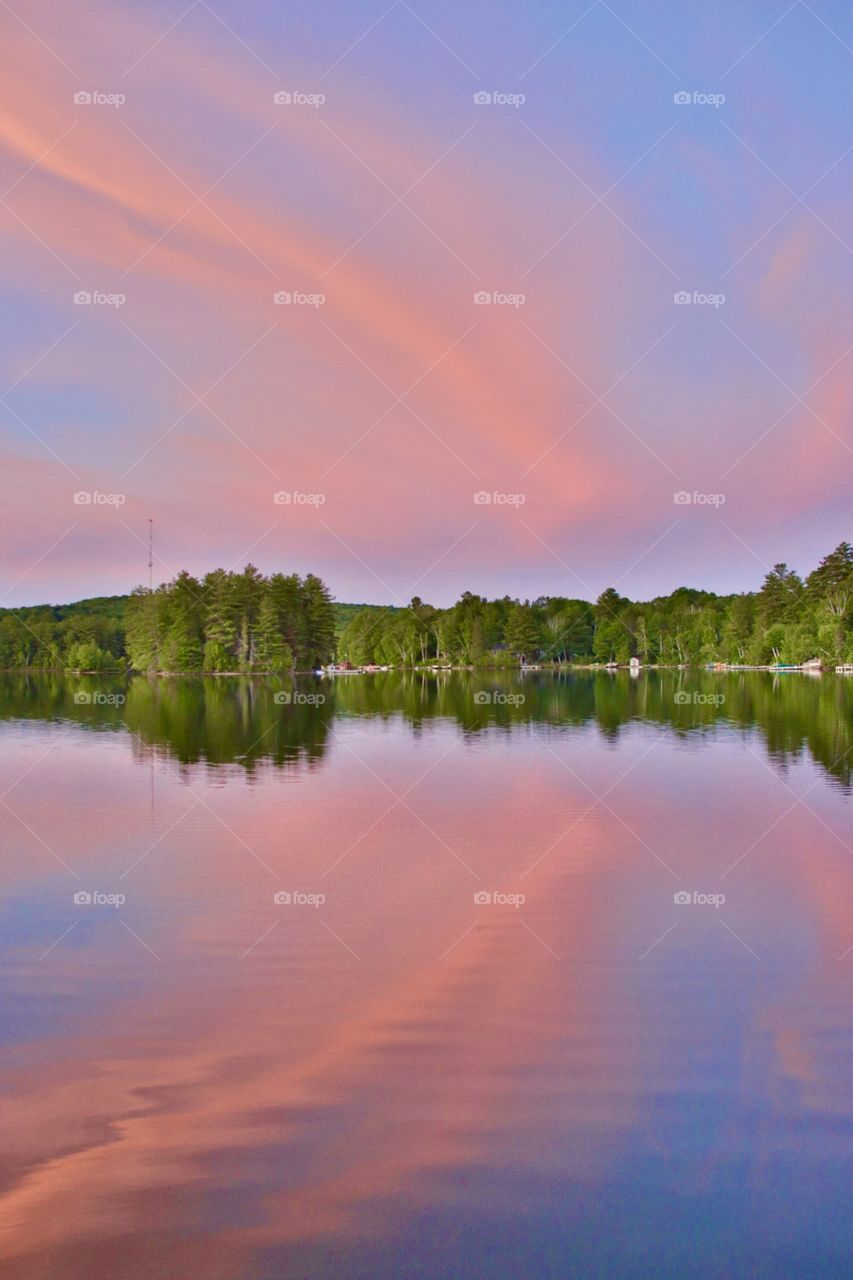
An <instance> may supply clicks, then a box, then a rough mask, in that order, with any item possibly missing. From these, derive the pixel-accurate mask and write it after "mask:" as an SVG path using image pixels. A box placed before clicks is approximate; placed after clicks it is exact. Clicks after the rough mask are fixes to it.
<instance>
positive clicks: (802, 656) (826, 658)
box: [0, 542, 853, 672]
mask: <svg viewBox="0 0 853 1280" xmlns="http://www.w3.org/2000/svg"><path fill="white" fill-rule="evenodd" d="M336 652H337V654H338V655H339V657H340V658H342V659H346V660H348V661H349V662H351V663H353V665H355V666H365V665H368V664H371V663H377V664H379V665H383V666H385V665H388V666H403V667H413V666H423V665H430V664H436V663H437V664H441V665H446V664H450V665H453V666H473V667H502V666H505V667H515V666H518V664H519V663H520V662H555V663H567V662H627V661H628V660H629V659H630V658H632V657H637V658H639V659H640V661H641V662H643V663H663V664H676V663H702V662H735V663H748V664H754V665H763V664H766V663H774V662H783V663H785V662H790V663H800V662H804V661H806V660H807V659H809V658H820V659H821V661H823V662H825V663H827V664H832V663H838V662H851V661H853V547H851V546H850V544H849V543H847V542H842V543H841V544H840V545H839V546H838V547H836V548H835V550H834V551H833V552H831V554H830V555H828V556H825V557H824V559H823V560H822V561H821V563H820V564H819V565H818V567H817V568H816V569H815V570H814V571H813V572H812V573H810V574H809V575H808V577H806V578H805V579H802V578H801V577H800V576H799V575H798V574H797V573H796V572H795V571H794V570H792V569H789V568H788V566H787V565H785V564H777V565H776V566H775V567H774V568H773V569H772V570H771V571H770V572H769V573H768V574H767V575H766V577H765V579H764V583H763V584H762V586H761V588H760V590H758V591H755V592H745V593H743V594H740V595H728V596H718V595H714V594H713V592H710V591H698V590H695V589H693V588H690V587H679V588H678V589H677V590H676V591H673V592H672V593H671V594H670V595H667V596H657V597H656V598H655V599H654V600H649V601H644V602H637V601H632V600H629V599H627V598H626V597H624V596H621V595H619V593H618V592H617V591H616V590H614V589H613V588H612V587H609V588H608V589H607V590H606V591H604V592H603V593H602V594H601V595H600V596H599V597H598V599H597V600H596V601H595V603H594V604H591V603H590V602H589V601H587V600H578V599H573V598H570V597H566V596H542V597H540V598H539V599H537V600H533V601H524V602H521V601H518V600H513V599H510V597H508V596H505V597H503V598H502V599H500V600H487V599H485V598H484V597H482V596H478V595H474V594H472V593H471V592H468V591H466V592H465V594H464V595H463V596H462V597H461V599H459V600H458V601H457V602H456V604H454V605H452V606H451V607H450V608H448V609H438V608H435V607H434V606H433V605H430V604H427V603H426V602H425V601H423V600H421V599H420V598H418V597H415V599H414V600H412V601H411V604H410V605H409V606H408V607H406V608H402V609H401V608H393V609H392V608H389V609H382V608H380V607H378V606H376V605H365V606H360V607H358V606H354V605H335V604H334V603H333V602H332V600H331V597H330V595H329V592H328V590H327V588H326V587H325V585H324V584H323V582H321V580H320V579H319V578H317V577H315V576H314V574H308V575H307V576H306V577H305V578H300V577H299V576H298V575H297V574H288V575H285V574H280V573H277V574H272V575H271V576H270V577H264V576H263V575H262V574H261V573H259V571H258V570H257V569H256V568H255V567H254V566H253V565H247V566H246V568H245V569H244V570H243V571H242V572H241V573H226V572H225V571H224V570H222V569H216V570H214V571H213V572H212V573H208V574H207V575H206V576H205V577H204V578H202V579H201V580H199V579H196V578H193V577H192V576H191V575H190V574H188V573H181V574H179V575H178V577H177V578H176V579H175V581H174V582H171V583H168V584H166V585H164V586H161V587H158V588H157V589H156V590H155V591H153V592H149V591H146V590H144V589H143V588H141V587H140V588H137V590H136V591H134V592H133V594H132V595H131V596H123V597H122V596H115V597H105V598H102V599H94V600H85V601H80V602H78V603H77V604H75V605H63V606H54V607H50V606H43V607H32V608H25V609H7V610H2V611H0V667H2V668H6V669H10V668H18V669H20V668H24V669H26V668H29V669H39V668H58V667H65V668H67V669H69V670H75V671H110V670H123V669H126V668H127V667H132V668H133V669H135V670H137V671H211V672H213V671H219V672H221V671H238V672H264V671H285V670H290V669H293V668H295V669H297V670H299V671H309V670H314V669H316V668H317V667H319V666H323V665H325V664H326V663H328V662H329V661H330V660H331V659H332V658H333V657H334V655H335V653H336Z"/></svg>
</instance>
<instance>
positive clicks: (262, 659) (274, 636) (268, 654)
mask: <svg viewBox="0 0 853 1280" xmlns="http://www.w3.org/2000/svg"><path fill="white" fill-rule="evenodd" d="M292 666H293V652H292V650H291V648H290V645H289V644H288V643H287V641H286V640H285V639H284V636H283V635H282V633H281V628H280V626H279V620H278V611H277V610H276V607H275V601H274V600H273V598H272V597H271V596H270V594H269V592H267V593H265V594H264V596H263V598H262V600H261V603H260V606H259V608H258V622H257V628H256V632H255V668H256V670H258V671H288V670H290V668H291V667H292Z"/></svg>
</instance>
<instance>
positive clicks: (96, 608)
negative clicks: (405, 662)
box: [0, 595, 401, 635]
mask: <svg viewBox="0 0 853 1280" xmlns="http://www.w3.org/2000/svg"><path fill="white" fill-rule="evenodd" d="M128 599H129V597H128V596H126V595H125V596H91V597H89V598H88V599H86V600H74V601H72V602H71V603H70V604H30V605H23V606H22V607H21V608H19V609H3V608H0V617H2V616H3V615H4V614H14V615H17V617H18V618H24V619H29V620H32V618H33V617H37V618H45V617H50V618H53V620H54V621H55V622H66V621H67V620H68V619H69V618H89V617H99V618H104V619H108V620H109V621H110V622H113V623H116V624H118V625H119V626H121V627H123V626H124V607H125V604H126V602H127V600H128ZM363 609H368V610H371V611H372V610H375V611H376V612H377V613H387V614H389V615H393V614H395V613H400V611H401V610H400V609H399V608H397V607H395V606H393V605H381V604H346V603H342V602H339V601H336V602H335V626H336V629H337V632H338V635H340V633H341V631H342V630H343V629H344V627H345V626H346V625H347V623H348V622H349V621H350V619H351V618H352V617H353V616H354V615H355V614H356V613H360V612H361V611H362V610H363Z"/></svg>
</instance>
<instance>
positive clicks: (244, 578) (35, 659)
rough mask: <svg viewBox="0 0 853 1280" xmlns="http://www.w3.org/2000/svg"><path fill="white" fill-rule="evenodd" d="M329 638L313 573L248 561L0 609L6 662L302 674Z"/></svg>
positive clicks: (325, 598) (329, 612) (321, 588)
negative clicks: (126, 588)
mask: <svg viewBox="0 0 853 1280" xmlns="http://www.w3.org/2000/svg"><path fill="white" fill-rule="evenodd" d="M99 606H100V607H99ZM335 642H336V613H335V606H334V604H333V602H332V598H331V595H330V594H329V590H328V588H327V587H326V585H325V584H324V583H323V582H322V581H321V580H320V579H319V578H318V577H316V576H315V575H314V574H311V573H309V574H307V575H306V577H304V578H300V577H299V575H298V574H295V573H294V574H281V573H274V574H271V575H270V576H269V577H264V576H263V574H261V573H260V572H259V571H258V570H257V569H256V568H255V566H254V565H251V564H249V565H247V566H246V568H245V569H243V570H242V572H240V573H228V572H226V571H225V570H224V569H214V570H213V571H212V572H211V573H208V574H206V575H205V577H204V578H202V579H201V580H199V579H197V578H194V577H193V576H192V575H191V574H189V573H187V572H185V571H184V572H181V573H179V574H178V575H177V577H176V578H175V579H174V581H173V582H170V583H166V584H164V585H163V586H159V587H157V588H156V589H155V590H153V591H149V590H146V589H145V588H143V587H137V588H136V590H135V591H134V592H133V593H132V594H131V595H130V596H125V597H113V598H110V599H106V600H102V601H97V600H92V601H81V602H80V604H79V605H77V606H60V607H58V608H55V609H51V608H50V607H49V606H45V607H44V608H30V609H19V610H5V611H4V612H3V613H2V614H0V666H3V667H5V668H21V667H25V668H26V667H29V668H32V669H38V668H56V667H64V668H65V669H67V670H75V671H121V670H127V669H132V670H135V671H140V672H145V671H164V672H203V671H209V672H223V671H229V672H243V673H251V672H258V673H262V672H274V671H290V670H293V669H298V670H304V671H309V670H314V669H315V668H316V667H318V666H322V665H324V664H325V663H327V662H329V661H330V660H331V658H332V656H333V655H334V652H335Z"/></svg>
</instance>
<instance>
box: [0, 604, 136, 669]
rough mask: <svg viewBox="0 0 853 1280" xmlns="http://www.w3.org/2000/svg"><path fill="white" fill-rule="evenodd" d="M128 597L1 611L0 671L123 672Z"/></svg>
mask: <svg viewBox="0 0 853 1280" xmlns="http://www.w3.org/2000/svg"><path fill="white" fill-rule="evenodd" d="M126 601H127V597H126V596H99V597H97V598H94V599H91V600H78V601H76V602H75V603H74V604H67V605H31V606H27V607H24V608H20V609H3V610H0V669H6V670H9V669H13V670H26V669H32V670H41V669H45V668H46V669H55V668H59V667H67V668H69V669H70V670H87V671H92V670H113V671H115V670H121V669H122V668H123V667H124V666H126V662H125V648H124V609H125V603H126Z"/></svg>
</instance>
